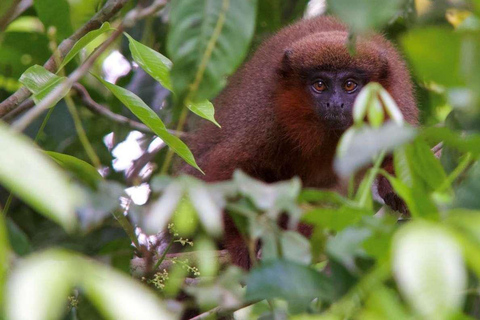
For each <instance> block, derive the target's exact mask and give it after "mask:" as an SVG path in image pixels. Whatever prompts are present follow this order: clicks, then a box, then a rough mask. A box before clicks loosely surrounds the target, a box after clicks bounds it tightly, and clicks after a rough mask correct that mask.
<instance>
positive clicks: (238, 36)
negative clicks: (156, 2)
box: [167, 0, 256, 101]
mask: <svg viewBox="0 0 480 320" xmlns="http://www.w3.org/2000/svg"><path fill="white" fill-rule="evenodd" d="M255 11H256V0H242V1H235V0H174V1H172V2H171V11H170V30H169V33H168V40H167V49H168V53H169V56H170V57H171V59H172V60H173V63H174V65H173V68H172V84H173V89H174V91H175V93H176V94H177V95H178V96H179V97H180V98H182V99H183V98H184V97H186V96H188V97H189V98H190V100H193V101H202V100H205V99H210V98H212V97H214V96H215V95H216V94H217V93H218V92H219V91H220V90H221V89H222V88H223V86H224V85H225V83H226V79H225V78H226V76H227V75H229V74H231V73H233V71H235V69H236V68H237V66H238V65H239V64H240V62H241V61H242V60H243V58H244V57H245V54H246V53H247V49H248V45H249V43H250V40H251V38H252V35H253V31H254V26H255Z"/></svg>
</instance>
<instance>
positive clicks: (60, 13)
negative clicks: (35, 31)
mask: <svg viewBox="0 0 480 320" xmlns="http://www.w3.org/2000/svg"><path fill="white" fill-rule="evenodd" d="M33 6H34V7H35V11H37V15H38V17H39V18H40V20H41V21H42V23H43V25H44V26H45V29H46V30H48V28H49V27H55V28H56V29H57V41H58V42H60V41H62V40H63V39H65V38H68V37H69V36H70V35H71V34H72V33H73V28H72V22H71V21H70V5H69V4H68V1H67V0H35V1H34V2H33Z"/></svg>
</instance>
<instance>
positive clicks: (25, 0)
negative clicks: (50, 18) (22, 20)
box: [0, 0, 33, 32]
mask: <svg viewBox="0 0 480 320" xmlns="http://www.w3.org/2000/svg"><path fill="white" fill-rule="evenodd" d="M32 5H33V0H16V1H15V2H14V3H13V4H12V6H11V7H10V9H9V10H8V11H7V12H6V13H5V15H4V16H3V17H2V18H1V19H0V32H2V31H4V30H5V29H6V28H7V27H8V25H9V24H10V23H11V22H12V21H13V20H15V19H17V18H18V16H20V15H21V14H22V13H23V12H25V10H27V9H28V8H30V7H31V6H32Z"/></svg>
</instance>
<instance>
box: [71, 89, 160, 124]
mask: <svg viewBox="0 0 480 320" xmlns="http://www.w3.org/2000/svg"><path fill="white" fill-rule="evenodd" d="M72 89H74V90H75V91H77V93H78V95H79V97H80V98H81V99H82V102H83V104H84V105H85V107H87V108H88V109H89V110H90V111H92V112H93V113H95V114H98V115H101V116H103V117H105V118H108V119H110V120H112V121H114V122H117V123H119V124H126V125H128V126H130V127H131V128H132V129H135V130H138V131H141V132H144V133H152V130H150V128H149V127H147V126H146V125H144V124H143V123H140V122H137V121H135V120H132V119H129V118H127V117H124V116H122V115H120V114H116V113H114V112H112V111H110V109H108V108H106V107H104V106H102V105H101V104H99V103H97V102H95V101H94V100H93V99H92V97H90V95H89V94H88V91H87V89H85V87H84V86H82V85H81V84H80V83H75V84H73V86H72Z"/></svg>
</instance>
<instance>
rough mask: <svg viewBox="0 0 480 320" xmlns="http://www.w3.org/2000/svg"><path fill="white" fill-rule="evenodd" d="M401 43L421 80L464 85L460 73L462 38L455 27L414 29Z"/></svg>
mask: <svg viewBox="0 0 480 320" xmlns="http://www.w3.org/2000/svg"><path fill="white" fill-rule="evenodd" d="M401 43H402V44H403V47H404V49H405V52H406V55H407V57H408V60H409V61H410V62H411V63H412V65H413V69H414V71H415V73H416V74H417V75H418V77H419V80H425V81H435V82H437V83H439V84H442V85H445V86H449V87H454V86H459V85H462V84H464V81H463V79H462V76H461V74H460V61H461V59H460V48H461V47H462V46H461V37H460V34H459V33H455V32H454V31H453V30H451V29H446V28H440V27H429V28H424V29H414V30H410V31H409V32H408V33H407V34H406V35H405V36H403V38H402V39H401Z"/></svg>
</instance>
